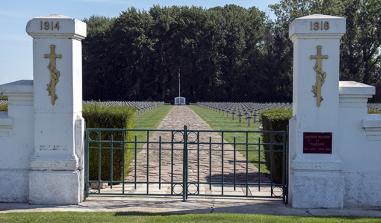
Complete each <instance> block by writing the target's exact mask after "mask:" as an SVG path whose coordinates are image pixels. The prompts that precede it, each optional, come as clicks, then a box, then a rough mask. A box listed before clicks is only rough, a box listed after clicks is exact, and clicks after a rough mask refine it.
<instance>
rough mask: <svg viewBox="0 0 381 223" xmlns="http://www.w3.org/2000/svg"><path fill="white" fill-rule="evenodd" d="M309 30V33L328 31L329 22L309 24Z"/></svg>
mask: <svg viewBox="0 0 381 223" xmlns="http://www.w3.org/2000/svg"><path fill="white" fill-rule="evenodd" d="M310 30H311V31H325V30H329V22H327V21H316V22H310Z"/></svg>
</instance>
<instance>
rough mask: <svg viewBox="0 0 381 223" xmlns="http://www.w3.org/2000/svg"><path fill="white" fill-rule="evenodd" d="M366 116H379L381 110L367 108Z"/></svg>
mask: <svg viewBox="0 0 381 223" xmlns="http://www.w3.org/2000/svg"><path fill="white" fill-rule="evenodd" d="M368 114H381V110H378V109H376V108H368Z"/></svg>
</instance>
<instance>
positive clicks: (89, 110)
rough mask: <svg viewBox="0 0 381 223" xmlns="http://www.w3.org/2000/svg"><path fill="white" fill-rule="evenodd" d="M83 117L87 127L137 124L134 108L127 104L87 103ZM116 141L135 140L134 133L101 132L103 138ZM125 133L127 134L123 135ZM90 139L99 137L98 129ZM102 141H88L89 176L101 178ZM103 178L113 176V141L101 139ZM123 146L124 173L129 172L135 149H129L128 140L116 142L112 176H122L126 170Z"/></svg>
mask: <svg viewBox="0 0 381 223" xmlns="http://www.w3.org/2000/svg"><path fill="white" fill-rule="evenodd" d="M83 117H84V119H85V121H86V128H117V129H120V128H134V127H135V121H136V119H135V109H133V108H131V107H127V106H105V105H97V104H87V105H85V106H84V107H83ZM112 135H113V140H114V141H123V140H124V141H127V140H128V141H132V135H129V134H123V133H122V132H117V131H114V132H102V134H101V139H102V140H108V141H110V140H111V136H112ZM123 137H124V138H123ZM90 138H91V139H99V135H98V133H96V132H92V133H91V134H90ZM99 145H100V143H97V142H96V143H91V144H90V145H89V175H90V176H89V178H90V180H98V165H99V158H98V152H99V150H98V148H99V147H98V146H99ZM101 146H102V150H101V176H102V177H101V179H102V180H110V179H111V177H110V170H111V166H110V165H111V143H107V142H102V143H101ZM122 149H124V151H125V152H124V174H125V175H127V174H128V172H129V168H130V163H131V162H132V159H133V152H132V149H128V145H127V144H123V143H114V145H113V180H114V181H120V180H122V175H123V173H122V171H123V168H122V166H123V150H122Z"/></svg>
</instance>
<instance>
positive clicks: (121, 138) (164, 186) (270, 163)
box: [85, 126, 288, 202]
mask: <svg viewBox="0 0 381 223" xmlns="http://www.w3.org/2000/svg"><path fill="white" fill-rule="evenodd" d="M85 154H86V156H85V157H86V188H85V189H86V194H87V196H91V195H117V196H120V195H158V196H181V197H182V199H183V200H184V201H186V200H187V199H188V197H192V196H223V197H251V198H271V199H279V200H281V199H283V201H284V202H287V182H288V179H287V169H288V167H287V163H288V157H287V156H288V151H287V132H285V131H215V130H193V129H188V128H187V127H186V126H185V127H184V129H177V130H164V129H102V128H88V129H86V153H85Z"/></svg>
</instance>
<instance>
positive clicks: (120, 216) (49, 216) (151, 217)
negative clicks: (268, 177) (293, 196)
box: [0, 212, 381, 223]
mask: <svg viewBox="0 0 381 223" xmlns="http://www.w3.org/2000/svg"><path fill="white" fill-rule="evenodd" d="M0 222H1V223H13V222H28V223H34V222H35V223H41V222H54V223H60V222H71V223H75V222H90V223H97V222H102V223H105V222H129V223H134V222H139V223H144V222H150V223H151V222H163V223H165V222H168V223H175V222H189V223H190V222H218V223H224V222H233V223H234V222H237V223H242V222H258V223H267V222H271V223H275V222H276V223H278V222H279V223H286V222H287V223H288V222H290V223H291V222H292V223H315V222H326V223H328V222H332V223H333V222H334V223H339V222H340V223H346V222H359V223H360V222H361V223H367V222H381V219H375V218H342V217H337V218H336V217H324V218H323V217H296V216H271V215H253V214H184V215H179V214H174V215H168V214H145V213H124V212H123V213H119V212H117V213H114V212H92V213H77V212H49V213H7V214H0Z"/></svg>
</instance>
